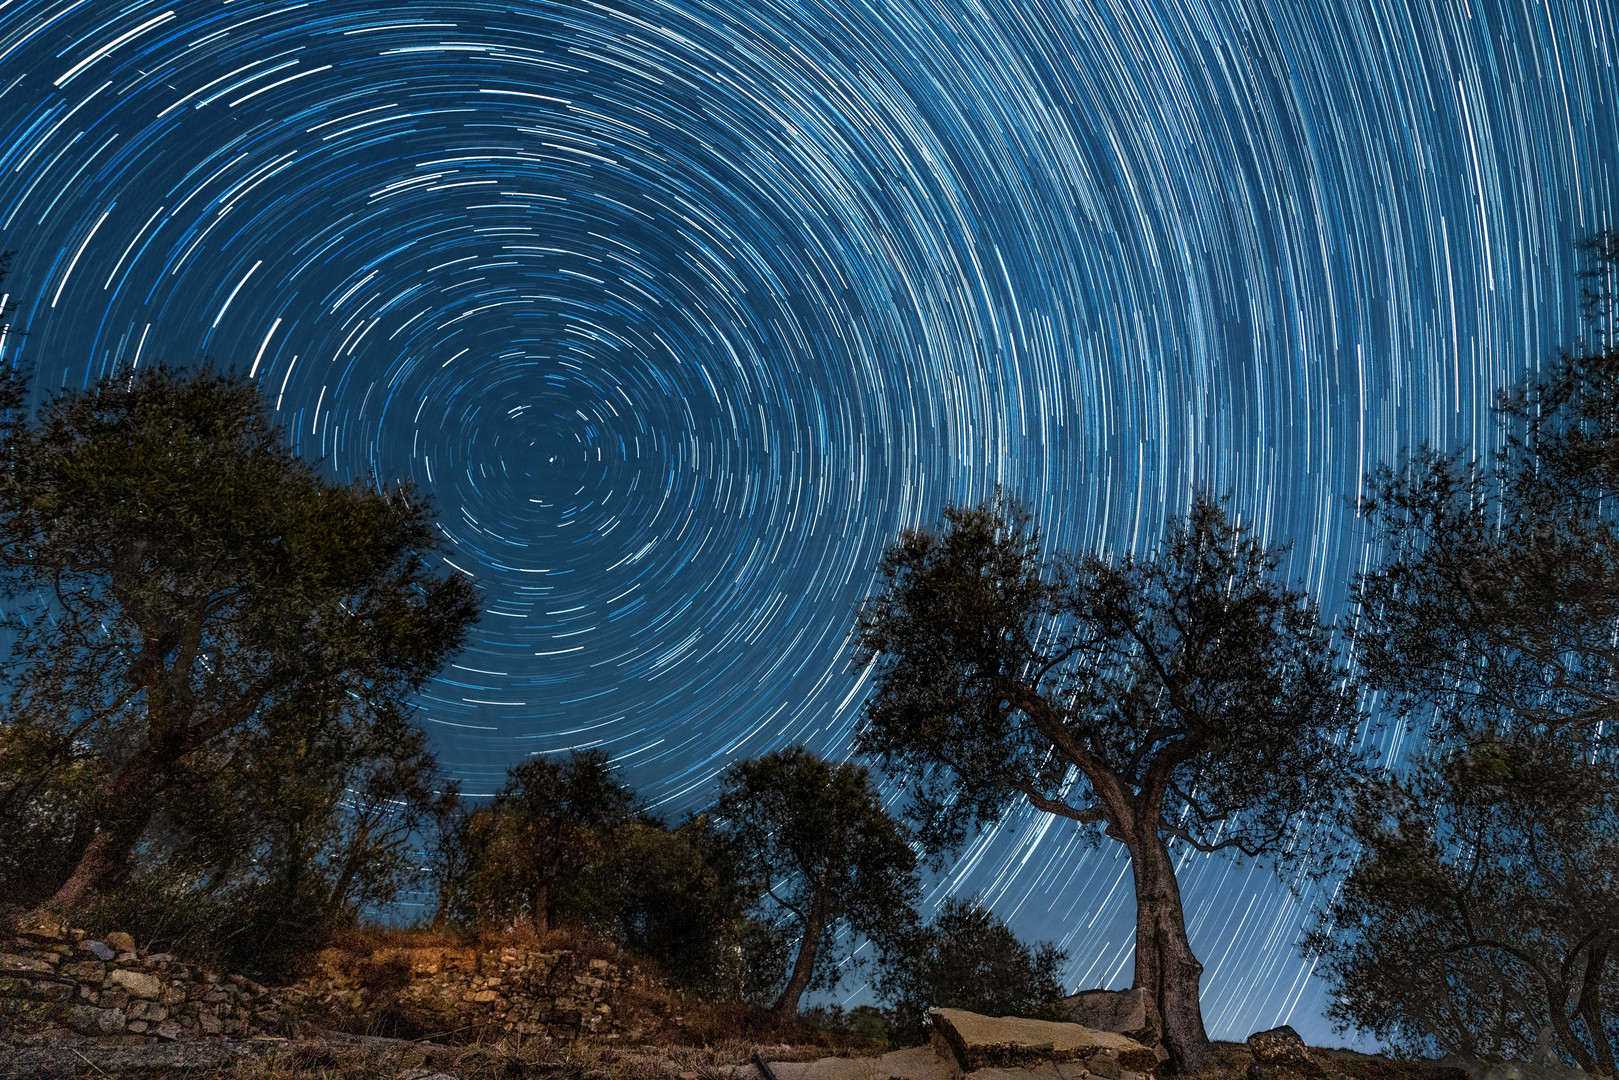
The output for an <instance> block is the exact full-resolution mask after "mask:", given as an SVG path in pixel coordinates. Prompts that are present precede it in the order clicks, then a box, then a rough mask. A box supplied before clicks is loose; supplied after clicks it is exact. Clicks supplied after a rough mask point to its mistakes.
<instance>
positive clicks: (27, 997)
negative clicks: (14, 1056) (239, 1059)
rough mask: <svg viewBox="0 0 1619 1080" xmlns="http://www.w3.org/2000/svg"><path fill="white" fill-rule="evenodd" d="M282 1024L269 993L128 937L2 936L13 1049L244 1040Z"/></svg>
mask: <svg viewBox="0 0 1619 1080" xmlns="http://www.w3.org/2000/svg"><path fill="white" fill-rule="evenodd" d="M282 1018H283V1017H282V1011H281V999H280V998H279V996H278V995H277V994H276V993H275V992H274V991H271V990H269V989H266V988H265V987H263V986H260V985H259V984H258V983H255V982H253V981H252V980H251V979H245V978H242V977H241V976H239V975H231V976H223V977H222V976H219V975H215V974H213V973H212V972H206V971H199V970H196V969H194V968H191V967H189V966H187V965H185V964H182V963H180V962H179V961H178V960H176V959H175V958H174V957H172V956H169V955H168V954H166V953H148V952H146V951H145V950H141V949H137V948H136V947H135V942H134V940H133V939H132V938H131V937H130V936H129V935H128V934H108V935H107V938H106V940H105V941H97V940H94V939H91V938H89V937H88V936H87V935H85V933H84V932H83V931H79V930H66V931H54V930H51V929H37V928H36V929H34V930H31V931H29V932H28V933H25V934H21V935H17V936H14V937H11V938H9V939H0V1042H6V1043H9V1044H11V1045H14V1046H40V1045H46V1044H57V1045H60V1044H73V1043H86V1042H94V1043H101V1044H108V1043H110V1044H114V1045H134V1044H140V1043H149V1042H165V1041H174V1040H176V1039H197V1038H206V1037H209V1036H232V1037H236V1038H246V1037H250V1036H253V1035H257V1034H261V1033H266V1032H271V1031H274V1030H276V1029H277V1028H279V1027H280V1025H281V1023H282Z"/></svg>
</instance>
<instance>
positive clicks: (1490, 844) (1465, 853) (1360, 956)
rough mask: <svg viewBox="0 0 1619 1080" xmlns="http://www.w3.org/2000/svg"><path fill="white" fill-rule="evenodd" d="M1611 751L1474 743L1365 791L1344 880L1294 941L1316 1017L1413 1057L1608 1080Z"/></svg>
mask: <svg viewBox="0 0 1619 1080" xmlns="http://www.w3.org/2000/svg"><path fill="white" fill-rule="evenodd" d="M1614 775H1615V762H1614V759H1613V754H1612V752H1611V750H1609V751H1603V750H1601V749H1599V748H1593V747H1591V746H1590V745H1579V744H1578V743H1575V742H1573V741H1572V740H1570V739H1568V738H1567V737H1566V736H1565V737H1562V738H1558V739H1545V738H1541V739H1534V740H1525V739H1523V738H1521V737H1520V738H1514V739H1512V740H1510V741H1501V740H1489V741H1486V740H1479V741H1476V742H1474V743H1472V744H1464V745H1460V746H1452V747H1450V748H1448V749H1441V750H1438V751H1435V752H1433V753H1430V754H1428V755H1427V756H1426V757H1425V759H1424V760H1422V761H1420V762H1419V763H1417V764H1416V765H1415V767H1413V768H1412V769H1410V770H1409V771H1408V772H1407V774H1406V775H1404V776H1401V777H1399V778H1395V779H1390V780H1387V781H1385V782H1383V783H1381V784H1379V785H1378V786H1376V787H1375V788H1372V789H1369V790H1368V792H1367V794H1366V796H1365V798H1364V799H1363V800H1362V801H1361V806H1360V809H1359V813H1358V814H1357V816H1356V819H1355V829H1354V832H1355V836H1356V839H1357V840H1358V842H1359V843H1358V847H1359V850H1360V854H1359V856H1358V858H1357V860H1356V863H1355V866H1354V869H1353V870H1352V872H1351V873H1350V874H1349V876H1348V878H1347V879H1346V880H1345V881H1344V883H1343V886H1342V887H1341V888H1340V889H1339V891H1338V892H1337V893H1336V894H1335V896H1334V899H1333V902H1332V903H1331V904H1330V905H1329V906H1328V907H1327V909H1326V910H1325V911H1323V913H1322V915H1321V919H1320V921H1319V922H1318V924H1317V925H1316V926H1315V927H1314V929H1313V930H1312V932H1311V933H1310V934H1309V935H1308V936H1307V937H1306V939H1305V948H1306V952H1307V954H1313V955H1314V956H1316V957H1319V958H1320V961H1321V966H1320V970H1321V972H1322V974H1323V975H1324V976H1325V977H1326V979H1327V981H1328V982H1329V984H1330V985H1331V986H1332V988H1333V991H1334V1001H1333V1004H1332V1005H1331V1007H1330V1008H1329V1011H1328V1015H1329V1016H1330V1017H1331V1018H1332V1019H1333V1020H1335V1021H1336V1023H1337V1024H1338V1026H1339V1030H1341V1031H1342V1030H1347V1029H1349V1028H1359V1029H1361V1030H1364V1031H1368V1032H1370V1033H1371V1034H1373V1035H1374V1036H1376V1037H1377V1038H1378V1039H1379V1040H1380V1041H1382V1042H1384V1043H1386V1044H1388V1045H1390V1046H1392V1047H1393V1048H1395V1049H1397V1050H1400V1051H1402V1052H1404V1053H1406V1054H1408V1055H1411V1056H1414V1057H1422V1056H1429V1055H1432V1054H1434V1053H1453V1054H1459V1055H1462V1056H1463V1057H1469V1058H1488V1057H1495V1058H1509V1059H1510V1058H1519V1059H1523V1058H1532V1059H1535V1060H1537V1061H1540V1060H1544V1058H1546V1057H1548V1056H1549V1057H1551V1058H1553V1059H1561V1060H1566V1061H1569V1062H1572V1063H1575V1064H1578V1065H1579V1066H1580V1067H1581V1068H1582V1069H1584V1070H1585V1071H1586V1072H1587V1073H1589V1074H1591V1075H1593V1076H1595V1075H1599V1074H1600V1075H1606V1076H1609V1077H1612V1076H1614V1075H1615V1069H1614V1048H1615V1046H1616V1045H1619V1010H1616V1009H1615V1008H1614V1005H1613V1003H1612V1001H1611V993H1612V990H1613V984H1614V982H1615V978H1616V972H1615V964H1614V960H1615V959H1616V958H1615V956H1614V952H1615V949H1616V947H1619V940H1616V936H1619V790H1616V789H1615V785H1614V783H1613V777H1614Z"/></svg>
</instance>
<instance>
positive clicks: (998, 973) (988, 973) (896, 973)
mask: <svg viewBox="0 0 1619 1080" xmlns="http://www.w3.org/2000/svg"><path fill="white" fill-rule="evenodd" d="M1067 960H1068V954H1067V953H1065V952H1064V951H1062V950H1061V949H1058V948H1057V947H1056V946H1055V945H1053V944H1051V943H1050V942H1045V943H1042V944H1040V945H1038V946H1036V947H1034V948H1030V947H1029V946H1028V945H1025V944H1024V943H1023V942H1021V941H1019V940H1018V938H1017V935H1016V934H1014V933H1012V930H1011V928H1010V927H1008V926H1007V925H1006V924H1005V923H1004V922H1002V921H1001V920H1000V919H998V918H996V917H995V915H994V914H993V913H992V912H990V911H989V910H988V909H986V908H984V907H982V906H980V905H979V904H978V903H977V902H976V901H971V900H958V899H955V898H953V897H952V898H950V899H948V900H946V901H945V902H944V903H943V905H941V906H940V908H939V911H938V913H937V914H936V915H934V917H933V921H932V922H931V923H930V924H928V925H927V926H926V927H923V928H921V929H919V930H917V931H916V932H915V933H913V934H911V935H909V936H908V937H907V939H906V940H905V941H904V942H903V944H902V945H901V947H899V948H897V949H894V950H891V951H890V952H889V953H887V954H885V955H884V956H883V959H882V964H881V969H880V975H879V978H878V980H877V992H878V993H879V994H880V995H881V996H882V997H883V999H884V1000H886V1001H889V1002H891V1003H892V1006H893V1014H892V1016H893V1019H892V1022H891V1025H892V1026H891V1035H890V1037H891V1038H892V1039H893V1040H894V1041H895V1042H897V1043H900V1044H903V1045H912V1044H915V1043H920V1042H924V1041H926V1039H927V1037H928V1034H929V1032H930V1030H931V1025H929V1024H928V1021H927V1012H928V1010H929V1009H934V1008H950V1009H967V1010H969V1011H971V1012H976V1013H982V1014H984V1015H986V1016H1029V1017H1034V1018H1036V1019H1047V1020H1061V1019H1066V1018H1065V1017H1064V1016H1062V1015H1060V1014H1059V1013H1058V1012H1057V1011H1055V1010H1054V1009H1053V1008H1052V1005H1053V1003H1054V1002H1056V1001H1057V1000H1058V999H1059V998H1061V997H1062V996H1063V993H1064V991H1063V985H1062V981H1061V978H1062V968H1063V965H1064V964H1065V963H1066V962H1067Z"/></svg>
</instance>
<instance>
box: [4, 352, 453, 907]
mask: <svg viewBox="0 0 1619 1080" xmlns="http://www.w3.org/2000/svg"><path fill="white" fill-rule="evenodd" d="M23 400H24V393H23V387H22V385H21V383H20V382H18V381H17V380H16V379H15V378H13V379H12V381H11V382H10V383H9V384H8V385H7V386H6V387H5V390H4V397H3V400H0V406H3V408H4V410H5V420H4V424H3V425H0V444H3V449H4V459H3V462H0V564H3V566H4V568H5V570H6V572H7V583H8V586H9V589H10V595H11V596H12V598H13V600H14V601H15V605H14V606H13V608H12V611H13V616H12V625H11V629H12V631H13V638H14V641H15V651H14V655H13V658H12V663H11V665H10V669H9V675H10V687H9V690H10V698H9V700H8V701H7V703H6V712H5V717H6V720H5V723H6V726H7V727H8V728H9V729H11V734H10V736H9V738H8V745H21V744H23V743H26V744H28V745H29V746H30V747H31V748H32V752H33V753H34V754H35V755H36V758H35V762H36V764H37V766H38V768H37V769H35V770H32V771H31V773H30V776H31V777H32V779H30V780H29V781H28V783H27V785H25V787H32V785H33V784H34V783H35V782H36V781H39V780H40V779H41V772H43V774H44V775H45V776H47V777H55V776H61V775H67V774H68V773H69V772H71V773H72V774H73V775H76V776H78V777H80V778H81V779H82V780H83V782H84V783H85V784H88V785H89V786H90V788H91V789H92V790H91V791H90V793H89V794H90V798H89V799H88V800H87V801H86V803H85V804H84V805H86V806H88V807H90V808H91V809H89V810H88V811H87V814H88V816H87V817H85V818H84V819H83V820H82V821H81V822H80V824H79V825H78V826H76V828H77V829H78V830H79V831H78V834H77V835H78V838H79V839H81V840H83V841H84V842H83V843H82V845H80V844H78V843H77V842H75V843H74V844H73V845H71V846H72V847H73V851H74V854H73V856H72V861H71V863H70V864H68V865H67V869H68V870H69V871H71V872H69V873H66V874H65V876H64V878H63V880H61V881H60V883H59V887H58V888H57V889H56V891H55V893H54V895H53V897H52V898H51V901H50V903H51V906H52V907H53V908H54V909H55V910H56V911H57V912H58V913H59V914H67V913H70V912H72V911H74V910H76V909H79V908H80V907H81V906H82V905H83V904H84V903H85V902H86V901H87V900H88V899H90V898H92V897H93V895H94V894H95V893H96V892H97V891H98V890H101V889H103V888H105V887H106V886H108V885H109V884H111V883H114V882H116V881H118V880H120V879H121V878H122V877H123V876H124V875H125V874H126V873H127V872H128V869H129V856H130V853H131V852H132V850H133V849H134V848H135V846H136V845H137V844H138V843H140V842H141V840H142V837H143V834H145V833H146V832H147V830H148V827H149V825H151V824H152V822H153V820H154V814H155V813H156V812H157V811H158V809H159V808H160V803H161V800H162V798H163V796H164V795H165V793H166V792H169V791H171V790H172V789H173V787H174V785H175V784H176V783H178V782H179V781H180V779H181V778H182V777H183V776H184V775H185V774H186V771H187V770H188V769H193V768H197V767H200V765H201V763H202V762H203V761H204V759H205V758H206V757H207V756H208V755H215V756H217V757H218V758H220V759H222V760H223V759H229V758H230V757H231V755H232V754H233V753H235V752H236V751H237V750H238V749H240V748H242V747H246V746H249V745H250V744H255V743H257V744H261V745H266V746H270V745H274V746H280V745H282V744H281V742H280V738H279V736H280V734H282V733H289V734H290V733H292V732H294V731H296V730H301V729H302V727H303V726H305V725H307V724H308V723H309V722H310V721H311V718H314V717H318V718H319V719H320V722H321V723H322V724H326V725H333V726H337V727H348V726H352V725H362V726H363V725H369V724H372V723H374V722H377V721H378V720H379V718H381V717H383V716H384V715H385V714H387V713H388V712H389V711H390V710H397V709H398V708H399V707H400V705H401V703H402V701H403V699H404V696H405V695H406V694H408V693H409V692H410V691H412V690H415V689H417V688H418V687H420V686H421V685H422V683H423V682H424V681H425V680H426V679H427V678H428V676H429V675H431V674H432V672H433V671H434V670H435V669H436V668H437V667H438V666H439V665H440V664H441V663H442V662H443V661H444V660H445V659H446V658H447V657H448V656H449V655H450V654H451V653H452V652H454V651H455V650H456V649H457V648H459V646H460V644H461V642H462V640H463V638H464V635H465V633H466V631H467V628H468V627H469V626H470V625H471V623H472V622H473V621H474V620H475V619H476V616H477V611H478V604H477V600H476V592H475V588H474V586H473V585H472V584H471V583H470V582H468V581H466V579H464V578H463V577H461V576H459V575H454V574H444V573H440V572H439V569H438V568H437V559H436V556H435V549H436V546H437V545H436V540H435V537H434V534H433V531H432V527H431V515H430V513H429V511H428V509H427V507H426V506H425V505H424V503H423V501H422V500H421V498H420V497H419V496H418V495H416V493H415V492H413V491H412V490H411V489H410V488H408V487H403V486H401V487H396V488H393V489H390V490H387V491H378V490H374V489H371V488H368V487H365V486H363V485H360V484H349V485H343V484H336V483H332V482H330V481H328V480H325V479H323V478H322V477H321V476H319V475H318V474H317V472H316V470H315V469H314V468H312V467H311V466H310V465H308V464H306V463H305V462H303V461H302V460H300V459H299V458H298V457H297V456H296V455H295V454H293V453H292V451H291V450H290V449H289V448H288V447H287V446H286V445H285V443H284V442H283V441H282V439H281V438H280V435H279V433H278V432H277V431H276V430H275V428H274V427H273V426H272V425H271V424H270V422H269V420H268V418H267V416H266V413H265V408H264V405H263V403H262V401H261V400H260V398H259V396H258V393H257V390H256V387H255V386H254V385H253V384H252V383H250V382H248V381H247V380H245V379H242V378H240V377H237V376H233V375H227V374H220V373H218V372H215V371H212V370H209V369H203V370H200V371H195V372H181V371H171V370H169V369H166V368H163V367H155V368H149V369H143V370H141V371H139V372H134V371H127V372H120V373H118V374H117V375H115V376H111V377H108V378H106V379H103V380H102V381H100V382H99V383H97V384H96V385H94V386H93V387H91V388H90V389H88V390H85V391H73V392H67V393H64V394H62V395H60V396H58V397H57V398H55V399H54V400H52V401H51V402H50V403H49V404H47V405H46V406H45V407H44V408H43V409H42V410H41V412H40V413H39V415H38V417H37V418H35V417H33V416H31V415H30V414H29V412H28V410H26V409H25V408H24V407H23ZM0 771H4V770H0ZM47 786H48V785H47ZM27 794H28V792H27V791H24V790H20V789H19V788H18V787H17V786H15V781H14V780H13V781H11V782H9V784H8V788H7V789H6V790H5V791H0V799H3V798H13V799H15V798H19V797H24V796H26V795H27Z"/></svg>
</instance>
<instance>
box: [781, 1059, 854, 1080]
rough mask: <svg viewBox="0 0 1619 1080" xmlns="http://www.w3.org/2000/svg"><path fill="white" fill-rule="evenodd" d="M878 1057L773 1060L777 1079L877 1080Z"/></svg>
mask: <svg viewBox="0 0 1619 1080" xmlns="http://www.w3.org/2000/svg"><path fill="white" fill-rule="evenodd" d="M876 1065H877V1059H876V1058H838V1057H829V1058H821V1059H819V1060H818V1061H772V1062H771V1063H770V1075H771V1076H774V1077H775V1078H776V1080H876V1076H877V1074H876V1073H875V1072H874V1071H873V1070H874V1069H875V1067H876Z"/></svg>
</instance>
